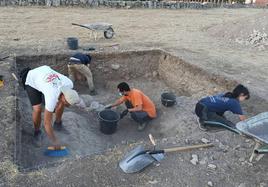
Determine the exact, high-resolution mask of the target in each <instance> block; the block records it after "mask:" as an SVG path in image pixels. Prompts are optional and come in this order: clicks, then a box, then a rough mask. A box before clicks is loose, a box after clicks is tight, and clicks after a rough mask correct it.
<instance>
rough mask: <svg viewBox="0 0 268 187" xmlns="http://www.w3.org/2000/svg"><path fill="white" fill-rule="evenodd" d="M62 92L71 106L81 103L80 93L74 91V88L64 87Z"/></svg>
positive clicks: (61, 89)
mask: <svg viewBox="0 0 268 187" xmlns="http://www.w3.org/2000/svg"><path fill="white" fill-rule="evenodd" d="M60 91H61V92H62V93H63V95H64V97H65V99H66V101H67V102H68V103H69V104H70V105H76V104H79V103H80V102H81V100H80V97H79V95H78V93H77V92H76V91H75V90H73V89H72V88H70V87H67V86H63V87H61V88H60Z"/></svg>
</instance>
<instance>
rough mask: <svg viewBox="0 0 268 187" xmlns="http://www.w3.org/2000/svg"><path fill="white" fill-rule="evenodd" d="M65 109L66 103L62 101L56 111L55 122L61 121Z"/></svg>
mask: <svg viewBox="0 0 268 187" xmlns="http://www.w3.org/2000/svg"><path fill="white" fill-rule="evenodd" d="M63 111H64V104H63V103H60V104H59V106H58V107H57V108H56V110H55V113H56V119H55V122H56V123H58V124H59V123H61V118H62V114H63Z"/></svg>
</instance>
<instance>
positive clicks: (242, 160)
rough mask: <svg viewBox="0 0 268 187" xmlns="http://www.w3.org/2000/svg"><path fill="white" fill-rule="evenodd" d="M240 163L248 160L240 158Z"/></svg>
mask: <svg viewBox="0 0 268 187" xmlns="http://www.w3.org/2000/svg"><path fill="white" fill-rule="evenodd" d="M238 161H239V162H245V161H246V159H245V158H243V157H242V158H239V159H238Z"/></svg>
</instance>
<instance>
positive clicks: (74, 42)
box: [67, 37, 78, 50]
mask: <svg viewBox="0 0 268 187" xmlns="http://www.w3.org/2000/svg"><path fill="white" fill-rule="evenodd" d="M67 45H68V47H69V49H71V50H76V49H78V39H77V38H75V37H70V38H67Z"/></svg>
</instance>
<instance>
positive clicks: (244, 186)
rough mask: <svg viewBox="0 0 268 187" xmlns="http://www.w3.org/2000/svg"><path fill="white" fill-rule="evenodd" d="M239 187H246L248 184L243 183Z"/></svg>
mask: <svg viewBox="0 0 268 187" xmlns="http://www.w3.org/2000/svg"><path fill="white" fill-rule="evenodd" d="M238 187H246V184H245V183H241V184H239V186H238Z"/></svg>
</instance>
